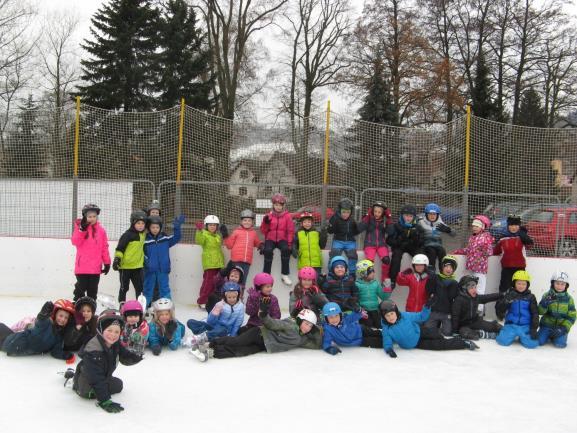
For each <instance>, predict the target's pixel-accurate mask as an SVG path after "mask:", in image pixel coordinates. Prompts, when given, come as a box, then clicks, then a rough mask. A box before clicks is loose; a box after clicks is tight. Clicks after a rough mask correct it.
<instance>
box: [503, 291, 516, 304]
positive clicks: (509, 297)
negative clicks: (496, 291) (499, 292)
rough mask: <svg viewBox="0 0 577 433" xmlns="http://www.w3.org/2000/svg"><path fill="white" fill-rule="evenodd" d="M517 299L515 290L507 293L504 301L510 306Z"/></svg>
mask: <svg viewBox="0 0 577 433" xmlns="http://www.w3.org/2000/svg"><path fill="white" fill-rule="evenodd" d="M516 297H517V295H516V294H515V292H514V291H513V290H509V291H508V292H507V293H505V297H504V298H503V300H504V301H505V302H506V303H507V304H510V303H512V302H513V301H514V300H515V298H516Z"/></svg>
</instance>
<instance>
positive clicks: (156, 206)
mask: <svg viewBox="0 0 577 433" xmlns="http://www.w3.org/2000/svg"><path fill="white" fill-rule="evenodd" d="M144 211H145V212H146V216H147V217H151V216H155V217H159V216H162V215H161V213H162V212H161V210H160V202H159V201H158V200H152V202H151V203H150V205H148V207H147V208H146V209H145V210H144Z"/></svg>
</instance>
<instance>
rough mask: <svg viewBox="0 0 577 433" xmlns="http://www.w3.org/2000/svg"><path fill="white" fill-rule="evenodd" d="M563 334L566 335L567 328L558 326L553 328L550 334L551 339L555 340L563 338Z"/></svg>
mask: <svg viewBox="0 0 577 433" xmlns="http://www.w3.org/2000/svg"><path fill="white" fill-rule="evenodd" d="M565 334H567V328H565V327H564V326H559V327H557V328H553V331H552V332H551V338H553V339H557V338H559V337H563V336H564V335H565ZM531 338H532V337H531Z"/></svg>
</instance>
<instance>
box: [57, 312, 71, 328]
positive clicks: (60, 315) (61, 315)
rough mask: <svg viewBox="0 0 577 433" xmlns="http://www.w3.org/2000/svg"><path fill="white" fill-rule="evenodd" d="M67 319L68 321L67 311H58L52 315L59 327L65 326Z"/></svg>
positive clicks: (68, 314)
mask: <svg viewBox="0 0 577 433" xmlns="http://www.w3.org/2000/svg"><path fill="white" fill-rule="evenodd" d="M68 319H70V313H69V312H68V311H64V310H58V311H57V312H56V314H55V315H54V321H55V322H56V324H57V325H58V326H61V327H64V326H66V324H67V323H68Z"/></svg>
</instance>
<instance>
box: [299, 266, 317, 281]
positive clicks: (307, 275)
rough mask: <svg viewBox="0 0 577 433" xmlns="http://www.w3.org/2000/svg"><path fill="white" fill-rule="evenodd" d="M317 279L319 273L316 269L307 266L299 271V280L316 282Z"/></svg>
mask: <svg viewBox="0 0 577 433" xmlns="http://www.w3.org/2000/svg"><path fill="white" fill-rule="evenodd" d="M316 279H317V271H315V268H311V267H310V266H305V267H304V268H302V269H301V270H300V271H299V280H313V281H314V280H316Z"/></svg>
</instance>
